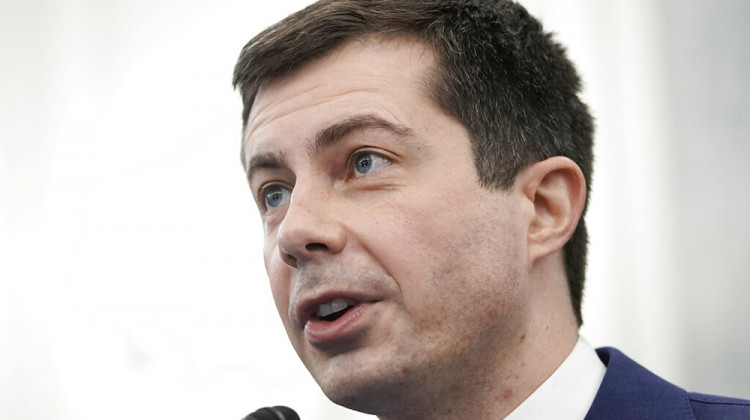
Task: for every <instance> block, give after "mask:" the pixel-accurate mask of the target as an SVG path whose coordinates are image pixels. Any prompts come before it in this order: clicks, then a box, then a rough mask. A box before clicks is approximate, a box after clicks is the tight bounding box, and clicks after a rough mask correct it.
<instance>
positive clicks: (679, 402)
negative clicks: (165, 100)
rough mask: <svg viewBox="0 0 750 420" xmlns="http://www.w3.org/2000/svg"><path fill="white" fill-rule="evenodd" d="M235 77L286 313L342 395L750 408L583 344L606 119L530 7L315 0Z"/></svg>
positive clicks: (561, 414)
mask: <svg viewBox="0 0 750 420" xmlns="http://www.w3.org/2000/svg"><path fill="white" fill-rule="evenodd" d="M234 83H235V86H236V87H238V88H239V90H240V92H241V94H242V98H243V103H244V111H243V124H244V125H243V127H244V129H243V143H242V160H243V164H244V165H245V169H246V171H247V176H248V180H249V183H250V187H251V189H252V192H253V196H254V197H255V200H256V202H257V203H258V208H259V210H260V212H261V215H262V220H263V225H264V229H265V251H264V254H265V263H266V269H267V271H268V274H269V278H270V281H271V288H272V291H273V295H274V299H275V302H276V306H277V308H278V310H279V313H280V315H281V319H282V322H283V324H284V326H285V328H286V331H287V333H288V335H289V338H290V340H291V342H292V344H293V346H294V348H295V350H296V351H297V353H298V355H299V356H300V358H301V359H302V361H303V362H304V364H305V366H306V367H307V368H308V369H309V371H310V372H311V374H312V375H313V377H314V378H315V380H316V381H317V382H318V384H319V385H320V386H321V388H322V389H323V391H324V392H325V393H326V395H327V396H328V397H329V398H330V399H331V400H333V401H334V402H336V403H338V404H341V405H344V406H347V407H350V408H352V409H355V410H359V411H363V412H367V413H372V414H376V415H378V416H379V417H380V418H382V419H452V418H477V419H484V418H487V419H490V418H492V419H495V418H504V417H507V418H545V417H546V418H583V417H585V416H587V417H588V418H644V417H652V418H696V417H697V418H716V416H724V417H723V418H741V417H747V416H750V405H748V402H745V401H739V400H728V399H721V398H716V397H707V396H700V395H695V394H687V393H685V392H684V391H683V390H681V389H679V388H677V387H674V386H673V385H670V384H668V383H666V382H664V381H662V380H661V379H659V378H657V377H655V376H653V375H652V374H651V373H649V372H647V371H645V370H644V369H643V368H641V367H640V366H638V365H636V364H635V363H634V362H632V361H630V360H629V359H627V358H626V357H625V356H623V355H622V354H621V353H619V352H617V351H616V350H613V349H600V350H599V353H598V355H597V353H596V352H595V351H594V350H593V349H592V348H591V347H590V346H589V345H588V344H587V343H586V342H585V341H584V340H582V339H579V337H578V327H579V326H580V325H581V323H582V318H581V311H580V305H581V296H582V290H583V283H584V272H585V261H586V227H585V224H584V220H583V214H584V213H585V208H586V202H587V193H588V189H589V187H588V186H589V185H590V179H591V166H592V151H591V149H592V131H593V128H592V127H593V124H592V121H591V117H590V115H589V113H588V111H587V108H586V106H585V105H584V104H583V103H582V102H581V101H580V99H579V98H578V92H579V89H580V84H579V79H578V76H577V74H576V71H575V69H574V67H573V66H572V64H571V63H570V62H569V61H568V59H567V58H566V57H565V54H564V50H563V48H562V47H561V46H559V45H558V44H556V43H555V42H554V41H552V40H551V38H550V36H549V35H548V34H546V33H544V31H543V30H542V28H541V26H540V24H539V23H538V22H537V21H536V20H535V19H534V18H533V17H531V16H529V15H528V13H527V12H526V11H525V10H524V9H523V8H522V7H521V6H519V5H517V4H515V3H512V2H509V1H502V0H498V1H488V0H474V1H472V0H464V1H461V0H452V1H446V0H442V1H438V0H338V1H337V0H324V1H320V2H318V3H316V4H314V5H312V6H310V7H308V8H307V9H305V10H303V11H301V12H298V13H297V14H295V15H292V16H290V17H289V18H287V19H285V20H283V21H282V22H280V23H279V24H277V25H275V26H273V27H271V28H269V29H267V30H266V31H264V32H263V33H261V34H259V35H258V36H257V37H255V38H254V39H253V40H251V41H250V42H249V43H248V44H247V45H246V46H245V48H244V49H243V51H242V54H241V56H240V58H239V61H238V63H237V66H236V68H235V77H234ZM731 416H735V417H731Z"/></svg>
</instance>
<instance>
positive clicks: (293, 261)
mask: <svg viewBox="0 0 750 420" xmlns="http://www.w3.org/2000/svg"><path fill="white" fill-rule="evenodd" d="M281 260H282V261H284V264H286V265H288V266H289V267H292V268H297V257H295V256H293V255H290V254H289V253H286V252H281Z"/></svg>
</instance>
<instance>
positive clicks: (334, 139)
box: [247, 114, 414, 180]
mask: <svg viewBox="0 0 750 420" xmlns="http://www.w3.org/2000/svg"><path fill="white" fill-rule="evenodd" d="M360 130H384V131H387V132H390V133H392V134H393V135H395V136H396V137H399V138H402V139H406V138H410V137H414V131H413V130H412V129H410V128H409V127H406V126H404V125H401V124H396V123H393V122H390V121H387V120H385V119H383V118H380V117H378V116H375V115H372V114H364V115H356V116H353V117H349V118H347V119H345V120H343V121H340V122H337V123H334V124H331V125H329V126H328V127H326V128H324V129H322V130H320V131H318V133H317V134H316V135H315V139H314V140H313V142H312V143H311V144H310V145H309V146H308V150H307V152H308V154H309V155H310V156H314V155H316V154H318V153H321V152H322V151H324V150H325V149H328V148H330V147H333V146H335V145H336V144H337V143H339V142H341V141H342V140H344V139H345V138H346V137H347V136H348V135H350V134H352V133H354V132H356V131H360ZM287 167H288V165H287V164H286V162H285V159H284V157H283V155H281V154H280V153H275V152H268V153H259V154H257V155H255V156H253V157H252V158H250V160H249V162H248V164H247V179H248V180H252V176H253V172H255V171H257V170H259V169H282V168H287Z"/></svg>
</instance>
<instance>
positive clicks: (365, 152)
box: [347, 148, 393, 178]
mask: <svg viewBox="0 0 750 420" xmlns="http://www.w3.org/2000/svg"><path fill="white" fill-rule="evenodd" d="M364 155H375V156H378V157H380V158H383V159H385V160H386V161H387V162H388V165H390V164H391V163H393V158H391V157H390V156H388V154H386V153H383V152H382V151H378V150H375V149H370V148H362V149H357V150H355V151H354V152H353V153H352V154H351V155H350V157H349V160H348V161H347V168H348V170H349V171H350V172H352V173H356V169H355V164H356V162H357V159H359V158H360V157H362V156H364ZM375 172H379V171H375ZM352 175H354V174H352ZM354 177H355V178H357V176H356V175H354Z"/></svg>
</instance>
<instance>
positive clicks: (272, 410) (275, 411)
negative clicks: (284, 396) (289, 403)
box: [242, 405, 299, 420]
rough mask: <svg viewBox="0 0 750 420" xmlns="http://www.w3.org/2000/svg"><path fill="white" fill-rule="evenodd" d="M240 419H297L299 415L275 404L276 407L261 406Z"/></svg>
mask: <svg viewBox="0 0 750 420" xmlns="http://www.w3.org/2000/svg"><path fill="white" fill-rule="evenodd" d="M242 420H299V416H298V415H297V413H295V412H294V410H292V409H291V408H289V407H284V406H283V405H277V406H276V407H263V408H261V409H260V410H258V411H256V412H254V413H250V414H248V415H247V416H245V417H244V418H243V419H242Z"/></svg>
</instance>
